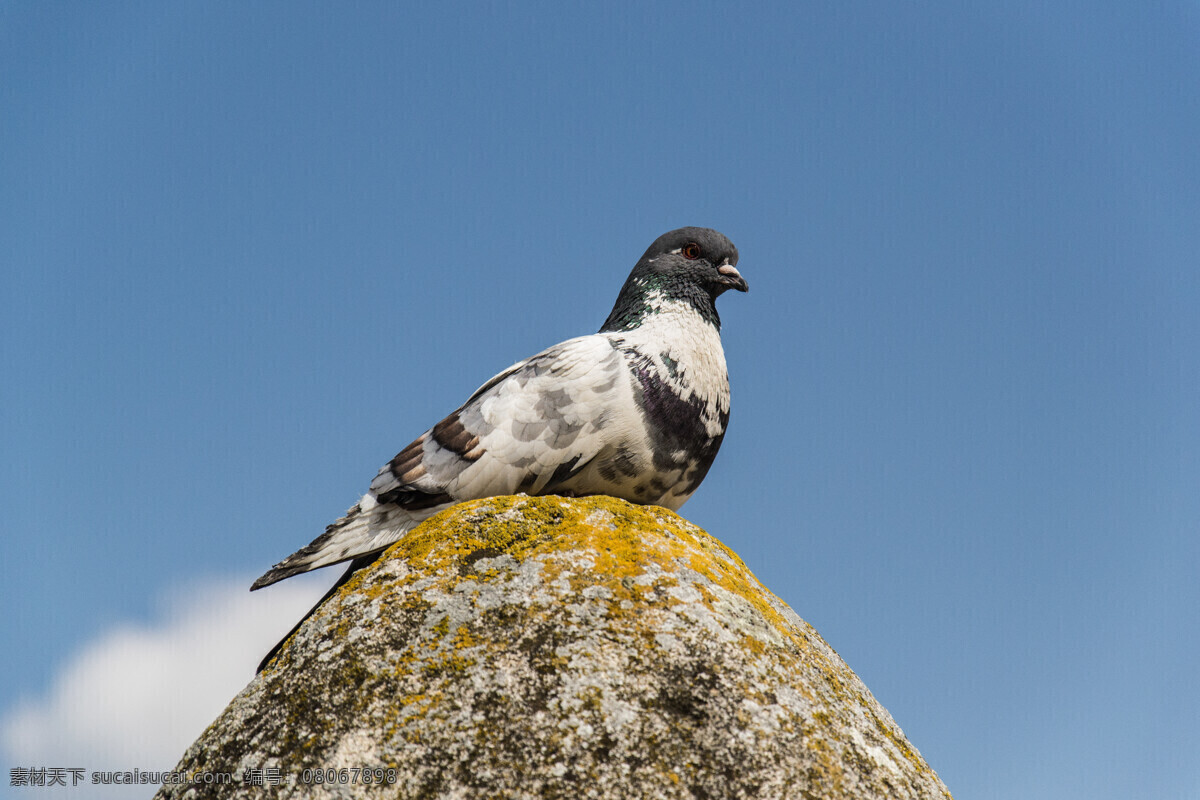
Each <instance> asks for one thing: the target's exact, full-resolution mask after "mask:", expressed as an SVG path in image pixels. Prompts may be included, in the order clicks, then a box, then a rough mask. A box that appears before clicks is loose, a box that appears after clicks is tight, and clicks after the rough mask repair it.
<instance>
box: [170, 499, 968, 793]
mask: <svg viewBox="0 0 1200 800" xmlns="http://www.w3.org/2000/svg"><path fill="white" fill-rule="evenodd" d="M176 769H177V770H180V771H184V772H188V773H197V772H204V771H208V772H227V773H233V774H234V775H238V776H242V777H243V781H242V782H238V781H235V782H234V783H233V784H232V785H197V784H193V785H190V786H187V785H174V786H164V787H163V789H162V790H161V791H160V792H159V794H158V796H159V797H161V798H176V797H179V798H184V797H186V798H193V797H221V798H228V797H255V798H258V797H264V796H265V797H339V798H340V797H346V798H349V797H389V798H391V797H400V798H476V797H504V798H620V800H628V799H629V798H712V799H713V800H724V798H806V799H811V798H825V797H830V798H832V797H847V798H851V797H852V798H889V800H890V799H891V798H908V797H921V798H925V797H950V794H949V792H948V791H947V790H946V787H945V786H943V785H942V783H941V781H940V780H939V779H938V777H937V774H936V773H935V772H934V771H933V770H932V769H931V768H930V767H929V765H927V764H926V763H925V761H924V760H923V759H922V758H921V755H920V754H919V753H918V752H917V750H916V748H915V747H913V746H912V745H911V744H909V743H908V741H907V740H906V739H905V738H904V734H903V733H902V732H901V730H900V728H899V727H898V726H897V725H896V723H895V722H893V721H892V718H891V716H890V715H889V714H888V712H887V711H885V710H884V709H883V708H882V707H881V706H880V705H879V704H878V703H877V702H876V701H875V698H874V697H872V696H871V693H870V692H869V691H868V690H867V688H866V686H864V685H863V684H862V682H861V681H860V680H859V679H858V677H857V676H856V675H855V674H854V673H853V672H851V671H850V668H849V667H847V666H846V664H845V663H844V662H843V661H842V660H841V658H839V657H838V655H837V654H836V653H835V652H834V651H833V650H832V648H830V647H829V645H827V644H826V643H825V642H824V641H823V640H822V639H821V637H820V636H818V635H817V632H816V631H815V630H814V629H813V628H812V627H811V626H810V625H808V623H806V622H804V621H803V620H802V619H800V618H799V617H798V616H796V614H795V613H794V612H793V611H792V610H791V609H790V608H788V607H787V605H785V604H784V603H783V602H782V601H781V600H779V599H778V598H777V597H775V596H774V595H772V594H771V593H770V592H769V591H767V590H766V589H765V588H764V587H763V586H762V585H761V584H759V582H758V581H757V580H756V579H755V578H754V576H753V575H752V574H751V573H750V571H749V570H748V569H746V566H745V565H744V564H743V563H742V562H741V560H740V559H739V558H738V557H737V556H736V555H734V554H733V553H732V552H730V550H729V549H727V548H726V547H725V546H724V545H722V544H721V543H720V542H718V541H717V540H716V539H714V538H713V537H712V536H709V535H708V534H707V533H705V532H704V531H703V530H701V529H699V528H697V527H696V526H694V525H692V524H690V523H688V522H687V521H685V520H683V519H682V518H680V517H679V516H677V515H675V514H673V513H671V512H670V511H667V510H665V509H662V508H658V507H653V506H636V505H631V504H629V503H626V502H623V501H621V500H615V499H612V498H608V497H592V498H586V499H578V500H573V499H566V498H560V497H524V496H518V497H499V498H490V499H486V500H477V501H474V502H470V503H464V504H462V505H459V506H456V507H454V508H451V509H449V510H447V511H445V512H443V513H441V514H439V515H437V516H436V517H433V518H432V519H430V520H428V521H427V522H425V523H424V524H423V525H421V526H420V527H419V528H417V529H416V530H414V531H413V532H412V533H411V534H409V535H408V536H407V537H406V538H405V539H404V540H403V541H401V542H399V543H397V544H396V545H394V546H393V547H392V548H391V549H390V550H389V551H388V553H387V555H386V556H385V557H384V558H382V559H380V560H379V561H377V562H376V563H375V564H374V565H372V566H371V567H369V568H367V569H363V570H360V571H359V573H357V574H356V576H355V577H354V578H353V579H352V580H351V581H350V582H348V583H347V584H346V585H345V586H344V587H343V588H342V589H341V590H340V591H339V592H338V594H337V595H335V596H334V597H333V598H331V599H330V601H329V602H327V603H325V605H324V606H322V608H321V609H320V610H319V611H318V612H317V613H316V614H314V615H313V617H312V618H311V619H309V620H308V622H307V623H305V625H304V626H303V627H302V628H301V629H300V630H299V632H297V634H296V635H295V636H294V637H293V638H292V639H291V641H289V642H288V643H287V645H286V646H285V647H284V648H283V650H282V651H281V653H280V655H279V657H278V658H277V659H276V661H274V662H273V663H272V665H271V666H270V667H269V668H268V669H267V670H266V671H264V672H263V673H262V674H260V675H258V676H257V677H255V678H254V680H253V681H251V682H250V684H249V685H248V686H247V687H246V688H245V689H244V690H243V691H242V693H241V694H240V695H238V696H237V697H236V698H234V700H233V702H232V703H230V705H229V707H228V708H227V709H226V710H225V712H224V713H223V714H221V716H220V717H219V718H218V719H217V720H216V721H215V722H214V723H213V724H212V725H211V726H209V728H208V730H207V731H205V732H204V734H203V735H202V736H201V737H200V739H199V740H197V741H196V742H195V744H193V745H192V746H191V747H190V748H189V749H188V751H187V752H186V753H185V754H184V756H183V759H182V761H181V762H180V764H179V766H178V767H177V768H176ZM247 770H251V771H249V772H247ZM253 770H260V771H261V772H254V771H253ZM276 776H278V778H279V782H278V783H274V785H273V779H274V778H275V777H276ZM245 779H249V780H251V781H257V780H259V779H264V780H263V783H264V785H263V786H258V785H249V784H247V783H246V782H245ZM366 780H370V783H369V784H368V783H366V782H365V781H366Z"/></svg>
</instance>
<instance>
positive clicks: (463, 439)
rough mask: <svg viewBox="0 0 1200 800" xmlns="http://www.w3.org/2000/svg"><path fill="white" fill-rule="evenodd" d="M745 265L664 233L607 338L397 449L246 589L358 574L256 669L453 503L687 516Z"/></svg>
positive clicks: (607, 327)
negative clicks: (342, 510) (731, 302)
mask: <svg viewBox="0 0 1200 800" xmlns="http://www.w3.org/2000/svg"><path fill="white" fill-rule="evenodd" d="M737 262H738V251H737V248H736V247H734V245H733V243H732V242H731V241H730V240H729V239H728V238H726V237H725V236H724V235H723V234H721V233H719V232H717V231H715V230H713V229H711V228H699V227H685V228H678V229H676V230H673V231H669V232H668V233H665V234H663V235H662V236H660V237H658V238H657V239H655V240H654V242H653V243H652V244H651V245H650V247H649V248H647V249H646V252H645V253H644V254H643V255H642V257H641V258H640V259H639V260H638V261H637V263H636V264H635V265H634V267H633V270H632V271H631V272H630V273H629V277H628V278H627V279H626V281H625V283H624V285H623V286H622V287H621V291H620V293H619V294H618V295H617V299H616V302H615V304H614V305H613V308H612V311H611V312H610V313H609V315H608V317H607V318H606V319H605V321H604V324H603V325H602V326H601V328H600V330H599V332H597V333H593V334H590V335H586V336H579V337H576V338H574V339H568V340H567V341H564V342H561V343H559V344H556V345H554V346H553V347H549V348H547V349H545V350H543V351H541V352H540V353H538V354H536V355H534V356H531V357H529V358H526V359H524V360H523V361H518V362H517V363H516V364H513V365H512V366H511V367H509V368H508V369H506V370H504V371H503V372H501V373H499V374H498V375H496V376H495V377H493V378H492V379H491V380H489V381H487V382H486V383H484V384H483V385H482V386H480V387H479V388H478V389H477V390H476V391H475V393H474V394H472V395H471V396H470V397H469V398H467V401H466V402H465V403H463V404H462V405H461V406H459V407H458V409H457V410H455V411H453V412H452V413H451V414H449V415H448V416H446V417H445V418H444V419H442V420H441V421H440V422H438V423H437V424H436V425H434V426H433V427H432V428H429V429H428V430H427V431H425V432H424V433H422V434H421V435H420V436H418V437H417V438H416V439H414V440H413V441H412V443H411V444H409V445H408V446H407V447H405V448H404V449H403V450H401V451H400V452H399V454H397V455H396V456H395V458H393V459H392V460H391V461H389V462H388V463H387V464H385V465H384V466H383V467H382V468H381V469H380V470H379V472H378V474H376V476H375V479H374V480H373V481H372V482H371V484H370V487H369V488H368V490H367V493H366V494H364V495H363V497H362V499H361V500H359V501H358V503H356V504H355V505H354V506H353V507H352V508H350V510H349V511H347V512H346V514H345V516H343V517H341V518H340V519H338V520H337V521H336V522H334V523H332V524H331V525H329V526H328V527H326V529H325V532H324V533H322V534H321V535H320V536H318V537H317V538H316V539H314V540H313V541H312V542H311V543H310V544H308V545H306V546H304V547H302V548H300V549H299V550H297V551H296V552H295V553H293V554H292V555H290V556H288V557H287V558H285V559H284V560H283V561H280V562H279V563H278V564H276V565H275V566H273V567H271V569H270V570H268V571H267V572H266V573H265V574H264V575H263V576H262V577H260V578H259V579H258V580H256V581H255V582H254V584H253V585H252V586H251V587H250V590H251V591H255V590H258V589H262V588H264V587H266V586H270V585H271V584H273V583H276V582H277V581H281V580H283V579H285V578H289V577H292V576H293V575H298V574H300V573H303V572H308V571H310V570H313V569H317V568H320V567H326V566H330V565H333V564H338V563H341V562H345V561H350V562H351V563H350V565H349V568H348V569H347V570H346V572H345V573H344V574H343V575H342V577H341V578H340V579H339V580H338V581H337V583H335V584H334V586H333V587H332V588H331V589H330V590H329V592H327V593H326V595H325V596H324V597H322V598H321V600H320V601H319V602H318V603H317V604H316V605H315V606H313V608H312V610H311V611H309V612H308V614H306V615H305V616H304V617H303V618H302V619H301V620H300V622H298V623H297V624H296V626H295V627H294V628H293V629H292V631H291V632H289V634H288V635H287V636H285V637H284V638H283V640H281V641H280V643H279V644H277V645H276V646H275V647H274V648H273V649H272V650H271V651H270V652H269V653H268V654H267V656H266V657H265V658H264V659H263V661H262V663H261V664H260V665H259V669H258V671H259V672H261V671H262V670H263V669H264V668H265V667H266V666H267V665H268V664H269V663H270V662H271V660H272V659H273V658H274V657H275V656H276V655H277V654H278V652H279V650H280V648H281V647H282V645H283V644H284V642H286V641H287V639H288V638H289V637H290V636H291V634H292V633H294V632H295V631H296V630H297V629H299V627H300V625H301V624H303V622H304V620H305V619H307V618H308V617H309V616H311V615H312V613H313V612H315V611H316V610H317V608H319V607H320V606H321V604H322V603H323V602H324V601H325V600H326V599H328V598H329V597H330V596H332V595H333V593H334V592H336V591H337V589H338V588H340V587H341V586H342V585H343V584H344V583H345V582H346V581H347V580H349V578H350V577H351V576H352V575H353V574H354V573H355V572H356V571H358V570H359V569H362V568H363V567H365V566H368V565H369V564H371V563H372V562H373V561H375V559H377V558H378V557H379V556H380V555H381V554H382V552H383V551H384V550H385V549H386V548H387V547H388V546H389V545H391V544H393V543H394V542H396V541H398V540H399V539H400V538H402V537H403V536H404V535H405V534H406V533H407V532H408V531H410V530H412V529H413V528H414V527H416V526H417V524H419V523H420V522H421V521H422V520H424V519H426V518H428V517H430V516H432V515H434V514H436V513H437V512H438V511H441V510H442V509H445V508H448V507H449V506H451V505H454V504H456V503H460V502H463V501H466V500H474V499H478V498H483V497H495V496H501V495H512V494H522V493H523V494H526V495H560V496H569V497H584V496H588V495H609V496H612V497H617V498H621V499H624V500H628V501H630V502H632V503H638V504H642V505H658V506H663V507H665V508H668V509H670V510H672V511H678V510H679V508H680V507H681V506H683V504H684V503H685V502H686V501H687V500H688V498H689V497H691V496H692V494H693V493H694V492H695V491H696V489H697V488H698V487H699V486H700V482H701V481H703V480H704V477H705V475H706V474H707V473H708V470H709V467H711V466H712V463H713V459H715V458H716V455H717V450H718V449H719V448H720V446H721V442H722V440H723V439H724V436H725V430H726V427H727V426H728V424H729V409H730V403H729V400H730V391H729V376H728V370H727V368H726V362H725V353H724V350H723V349H722V347H721V335H720V334H721V318H720V317H719V316H718V314H717V309H716V299H717V297H718V296H720V295H721V294H722V293H724V292H725V291H727V290H729V289H734V290H737V291H739V292H745V291H748V289H749V286H748V284H747V283H746V280H745V279H744V278H743V277H742V275H741V273H740V272H739V271H738V269H737Z"/></svg>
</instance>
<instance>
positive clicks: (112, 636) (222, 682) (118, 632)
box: [0, 572, 336, 800]
mask: <svg viewBox="0 0 1200 800" xmlns="http://www.w3.org/2000/svg"><path fill="white" fill-rule="evenodd" d="M334 577H336V576H335V575H333V574H332V573H327V572H322V573H321V574H318V575H315V576H303V577H301V578H294V579H292V580H289V581H287V582H286V583H282V584H279V585H277V586H273V587H271V588H270V589H267V590H265V591H262V592H255V593H253V594H251V593H250V592H248V591H247V587H248V586H249V584H250V581H249V580H248V579H246V578H243V577H238V578H223V579H210V580H206V581H202V582H196V583H194V584H192V585H190V586H188V587H187V588H185V589H183V590H178V591H175V592H173V593H172V594H171V595H169V596H167V597H164V598H162V600H161V601H160V613H159V621H156V622H154V623H151V624H137V623H126V624H121V625H117V626H114V627H112V628H111V629H109V630H107V631H104V632H102V633H100V634H99V635H98V636H97V637H96V638H95V639H94V640H93V641H91V642H89V643H87V644H85V645H84V646H83V647H82V648H81V649H80V650H79V651H78V652H76V653H74V654H73V655H71V656H70V657H68V658H67V659H66V660H65V661H64V662H63V664H62V665H61V667H60V668H59V669H58V670H57V671H56V673H55V674H54V675H53V677H52V678H51V680H50V682H49V687H48V689H47V691H46V693H45V694H44V695H43V696H41V697H34V698H23V699H22V700H21V701H19V702H18V703H16V704H15V705H14V706H13V707H12V708H10V709H7V710H6V711H5V712H4V713H3V716H2V717H0V749H2V750H3V754H4V762H3V763H4V765H5V766H6V767H8V768H11V767H14V766H29V767H83V768H84V769H85V770H86V772H85V773H84V781H85V782H86V781H89V780H90V773H91V772H92V771H93V770H96V771H99V770H131V769H135V768H136V769H141V770H170V769H173V768H174V767H175V765H176V763H177V762H178V761H179V757H180V756H182V755H183V751H184V750H186V749H187V747H188V745H190V744H191V743H192V742H193V741H194V740H195V739H196V738H197V737H198V736H199V735H200V734H201V733H202V732H203V731H204V729H205V728H206V727H207V726H208V724H209V723H211V722H212V721H213V720H214V719H215V718H216V717H217V715H218V714H220V713H221V711H222V709H224V708H225V706H226V705H227V704H228V703H229V701H230V700H231V699H233V697H234V695H236V694H237V693H238V692H239V691H241V690H242V688H243V687H244V686H245V685H246V684H247V683H248V682H249V681H250V680H251V679H252V678H253V676H254V668H255V666H256V665H257V663H258V660H259V659H260V658H261V657H262V656H263V654H264V653H265V652H266V651H267V649H268V648H269V647H270V646H271V645H272V644H274V643H275V642H276V641H277V640H278V638H279V637H280V636H282V635H283V634H284V633H286V632H287V630H288V629H289V628H290V627H291V626H292V625H293V624H295V622H296V620H298V619H299V618H300V616H301V615H302V614H303V613H304V612H305V611H307V610H308V609H309V607H310V606H311V605H312V604H313V603H315V602H316V601H317V599H318V598H319V597H320V596H321V594H322V593H323V592H324V590H325V589H326V588H328V586H329V585H330V583H331V582H332V579H333V578H334ZM4 777H5V778H8V777H9V776H8V775H5V776H4ZM67 782H68V783H70V778H69V777H68V779H67ZM6 783H7V781H6ZM87 788H88V790H93V789H97V788H99V787H91V786H89V787H87ZM109 788H110V790H111V789H120V788H122V787H109ZM124 788H125V796H128V794H127V793H128V789H129V788H130V787H124ZM145 788H146V791H145V792H139V794H142V795H144V796H149V795H150V794H153V792H154V791H155V789H156V788H157V787H153V786H147V787H145ZM34 791H37V792H38V796H40V797H42V796H47V794H46V793H45V792H46V790H44V789H43V790H34ZM81 791H82V793H81ZM66 792H67V793H69V796H70V797H73V798H76V800H82V798H85V797H87V798H93V797H97V796H99V795H100V794H103V792H95V791H83V786H82V784H81V786H80V787H79V788H77V789H67V790H66Z"/></svg>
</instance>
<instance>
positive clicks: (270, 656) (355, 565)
mask: <svg viewBox="0 0 1200 800" xmlns="http://www.w3.org/2000/svg"><path fill="white" fill-rule="evenodd" d="M381 555H383V551H382V550H380V551H378V552H376V553H371V554H370V555H366V556H360V557H359V558H356V559H354V560H353V561H351V562H350V567H349V568H348V569H347V570H346V572H345V573H344V574H343V575H342V577H340V578H338V580H337V583H335V584H334V585H333V586H331V587H329V591H328V592H326V593H325V594H324V596H322V597H321V599H320V600H318V601H317V602H316V605H314V606H313V607H312V608H310V609H309V610H308V613H307V614H305V615H304V616H303V617H301V618H300V621H299V622H297V623H296V624H295V625H293V626H292V629H291V630H290V631H288V632H287V633H286V634H284V637H283V638H282V639H280V640H279V641H278V642H277V643H276V644H275V646H274V647H272V648H271V650H270V652H268V653H267V654H266V655H265V656H263V660H262V661H260V662H258V669H256V670H254V672H255V673H256V674H257V673H259V672H262V671H263V670H264V669H266V668H267V665H268V664H270V663H271V662H272V661H273V660H275V657H276V656H277V655H279V651H280V650H282V649H283V646H284V645H285V644H287V640H288V639H290V638H292V636H293V635H295V633H296V631H298V630H300V626H301V625H303V624H304V623H305V622H307V621H308V618H309V617H311V616H312V615H313V614H315V613H316V612H317V609H318V608H320V607H321V606H323V605H324V604H325V601H326V600H328V599H329V598H331V597H333V596H334V595H335V594H337V590H338V589H340V588H342V586H343V585H345V583H346V581H348V580H350V578H352V577H353V576H354V573H356V572H358V571H359V570H360V569H362V568H363V567H367V566H370V565H371V564H374V563H375V561H376V560H378V558H379V557H380V556H381ZM267 575H270V573H267ZM267 575H264V576H263V577H264V578H265V577H267Z"/></svg>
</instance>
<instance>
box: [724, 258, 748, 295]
mask: <svg viewBox="0 0 1200 800" xmlns="http://www.w3.org/2000/svg"><path fill="white" fill-rule="evenodd" d="M717 273H718V274H720V276H721V283H722V284H724V285H725V287H726V288H728V289H737V290H738V291H739V292H748V291H750V286H749V285H748V284H747V283H746V279H745V278H743V277H742V273H740V272H738V271H737V267H735V266H733V264H722V265H721V266H719V267H717Z"/></svg>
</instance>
